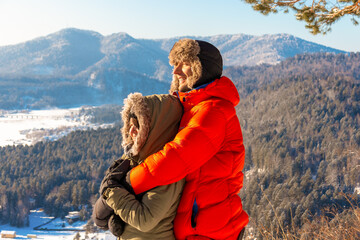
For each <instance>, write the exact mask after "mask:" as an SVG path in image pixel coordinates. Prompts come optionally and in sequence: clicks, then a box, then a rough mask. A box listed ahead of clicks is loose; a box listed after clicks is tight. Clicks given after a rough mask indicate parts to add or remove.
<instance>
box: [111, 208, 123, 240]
mask: <svg viewBox="0 0 360 240" xmlns="http://www.w3.org/2000/svg"><path fill="white" fill-rule="evenodd" d="M108 226H109V230H110V232H111V233H112V234H113V235H114V236H116V237H120V236H121V234H122V233H123V232H124V227H125V222H124V221H123V220H122V219H121V218H120V217H119V216H118V215H116V214H113V215H111V216H110V219H109V221H108Z"/></svg>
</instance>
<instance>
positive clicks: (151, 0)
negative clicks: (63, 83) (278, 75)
mask: <svg viewBox="0 0 360 240" xmlns="http://www.w3.org/2000/svg"><path fill="white" fill-rule="evenodd" d="M293 14H294V13H293V12H291V11H290V12H289V13H288V14H284V13H278V14H275V15H274V14H272V15H269V16H263V15H262V14H260V13H258V12H255V11H253V10H252V8H251V6H250V5H248V4H245V3H244V2H243V1H241V0H181V1H180V0H177V1H175V0H0V46H4V45H10V44H16V43H20V42H24V41H27V40H31V39H34V38H36V37H40V36H45V35H48V34H50V33H54V32H56V31H59V30H61V29H64V28H69V27H74V28H79V29H85V30H93V31H96V32H99V33H101V34H102V35H110V34H112V33H118V32H126V33H128V34H129V35H131V36H133V37H135V38H153V39H154V38H169V37H175V36H212V35H218V34H239V33H244V34H249V35H263V34H275V33H288V34H292V35H294V36H296V37H300V38H302V39H305V40H308V41H312V42H316V43H319V44H322V45H325V46H329V47H333V48H337V49H341V50H345V51H354V52H360V26H354V25H353V24H352V23H351V21H350V18H345V19H342V20H340V21H339V22H337V23H335V25H333V28H332V29H333V30H332V31H331V32H330V33H328V34H327V35H325V36H323V35H317V36H313V35H312V34H310V33H309V32H308V30H306V29H305V27H304V23H303V22H299V21H296V19H295V17H294V16H293Z"/></svg>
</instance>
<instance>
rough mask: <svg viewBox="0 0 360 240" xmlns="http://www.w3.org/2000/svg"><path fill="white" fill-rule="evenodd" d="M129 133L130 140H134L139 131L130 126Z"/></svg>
mask: <svg viewBox="0 0 360 240" xmlns="http://www.w3.org/2000/svg"><path fill="white" fill-rule="evenodd" d="M129 133H130V136H131V138H132V139H133V140H134V139H135V138H136V137H137V135H138V133H139V129H138V128H137V127H136V126H135V125H132V126H131V127H130V130H129Z"/></svg>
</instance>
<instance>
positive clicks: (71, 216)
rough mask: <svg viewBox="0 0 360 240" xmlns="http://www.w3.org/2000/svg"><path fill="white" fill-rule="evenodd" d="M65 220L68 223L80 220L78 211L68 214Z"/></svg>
mask: <svg viewBox="0 0 360 240" xmlns="http://www.w3.org/2000/svg"><path fill="white" fill-rule="evenodd" d="M65 218H66V219H67V220H68V221H69V220H71V221H73V222H75V221H77V220H79V219H80V212H78V211H74V212H69V213H68V215H66V216H65Z"/></svg>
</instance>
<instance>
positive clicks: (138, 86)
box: [0, 28, 346, 109]
mask: <svg viewBox="0 0 360 240" xmlns="http://www.w3.org/2000/svg"><path fill="white" fill-rule="evenodd" d="M180 38H183V37H174V38H166V39H136V38H134V37H132V36H130V35H129V34H127V33H125V32H119V33H114V34H111V35H109V36H103V35H101V34H100V33H97V32H95V31H89V30H81V29H76V28H69V29H63V30H60V31H58V32H55V33H52V34H49V35H47V36H44V37H39V38H36V39H34V40H31V41H27V42H24V43H20V44H17V45H10V46H3V47H0V86H2V89H0V96H2V100H0V109H23V108H30V109H43V108H46V107H48V106H50V107H51V106H53V107H60V106H64V105H66V106H69V104H71V103H69V100H66V97H68V95H69V94H72V95H71V96H69V98H70V99H71V101H70V102H72V103H73V106H81V105H101V104H114V103H115V104H118V103H120V102H122V101H121V99H124V98H125V97H126V96H127V95H128V94H129V93H130V92H134V91H137V92H141V93H143V94H155V93H167V92H168V89H169V85H170V82H171V79H172V78H171V72H172V69H171V66H170V65H169V63H168V61H169V60H168V53H169V51H170V49H171V47H172V46H173V44H174V43H175V42H176V41H177V40H179V39H180ZM190 38H196V39H199V40H205V41H208V42H211V43H213V44H214V45H215V46H217V47H218V48H219V50H220V51H221V52H222V55H223V59H224V68H225V69H226V68H228V67H233V66H243V65H248V66H256V65H258V64H264V63H266V64H276V63H278V62H279V61H282V60H284V59H286V58H288V57H291V56H295V55H296V54H303V53H312V52H331V53H335V54H337V53H346V52H344V51H340V50H337V49H333V48H329V47H325V46H322V45H319V44H315V43H311V42H308V41H305V40H302V39H300V38H296V37H294V36H292V35H288V34H275V35H262V36H252V35H246V34H234V35H230V34H228V35H225V34H223V35H215V36H208V37H190ZM10 93H11V94H10ZM54 93H56V94H54ZM79 93H81V95H80V94H79ZM64 96H65V97H64ZM110 96H113V98H111V97H110ZM64 101H65V102H66V104H64Z"/></svg>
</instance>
